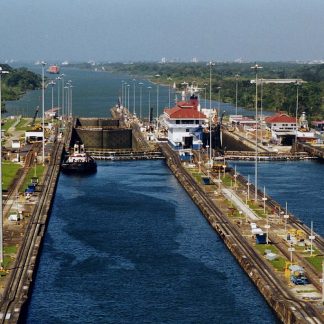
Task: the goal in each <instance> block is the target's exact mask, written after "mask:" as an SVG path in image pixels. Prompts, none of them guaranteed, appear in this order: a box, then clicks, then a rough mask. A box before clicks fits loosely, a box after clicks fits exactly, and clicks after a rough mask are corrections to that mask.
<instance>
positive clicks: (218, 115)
mask: <svg viewBox="0 0 324 324" xmlns="http://www.w3.org/2000/svg"><path fill="white" fill-rule="evenodd" d="M221 89H222V87H217V90H218V112H217V119H218V121H219V122H220V100H221V99H220V96H221Z"/></svg>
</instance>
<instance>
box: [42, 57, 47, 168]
mask: <svg viewBox="0 0 324 324" xmlns="http://www.w3.org/2000/svg"><path fill="white" fill-rule="evenodd" d="M41 64H42V114H43V116H42V131H43V141H42V143H43V147H42V163H43V165H44V163H45V111H44V110H45V81H44V69H45V65H46V62H44V61H42V62H41Z"/></svg>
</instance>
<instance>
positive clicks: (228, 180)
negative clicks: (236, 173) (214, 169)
mask: <svg viewBox="0 0 324 324" xmlns="http://www.w3.org/2000/svg"><path fill="white" fill-rule="evenodd" d="M221 180H222V183H223V185H225V186H226V187H230V186H231V184H232V183H233V184H234V181H233V179H232V177H231V176H229V175H228V174H226V175H225V177H221Z"/></svg>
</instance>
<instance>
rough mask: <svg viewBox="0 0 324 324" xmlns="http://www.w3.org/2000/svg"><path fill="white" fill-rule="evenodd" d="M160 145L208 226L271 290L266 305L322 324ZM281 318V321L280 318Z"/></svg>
mask: <svg viewBox="0 0 324 324" xmlns="http://www.w3.org/2000/svg"><path fill="white" fill-rule="evenodd" d="M161 148H162V151H163V152H164V153H165V155H166V157H167V161H168V162H169V163H171V164H173V165H174V166H175V167H176V169H177V170H178V172H181V176H182V181H181V182H182V184H183V185H184V187H185V188H188V187H191V188H193V190H194V192H195V195H198V196H199V199H200V201H201V202H202V204H203V206H204V209H205V211H206V210H208V211H209V214H210V215H212V217H211V218H208V217H207V219H208V221H209V223H210V224H211V225H212V227H213V228H214V229H215V230H216V231H217V232H218V233H219V234H220V236H221V237H222V238H223V240H224V242H225V244H226V245H227V246H228V247H229V249H230V250H233V249H236V252H235V253H234V255H235V256H236V257H237V255H241V256H242V259H241V260H239V258H238V257H237V260H238V262H239V263H240V264H241V266H242V267H243V268H244V270H245V271H246V272H247V274H248V275H249V276H250V278H251V279H252V280H254V279H255V278H254V276H258V275H259V276H261V277H262V280H263V281H264V282H265V283H266V284H265V286H264V288H268V289H267V290H271V293H272V296H271V298H270V300H269V299H268V298H266V299H267V301H268V302H269V304H270V305H271V306H272V307H273V306H274V305H273V304H276V305H277V304H278V303H284V304H287V309H290V310H293V313H294V316H295V317H296V319H298V321H301V322H307V323H322V322H323V321H324V319H323V316H322V314H321V313H320V311H319V310H318V309H317V308H316V307H314V305H312V304H310V303H307V302H304V301H301V300H298V299H297V298H295V296H293V295H292V293H291V292H290V291H289V289H287V288H285V287H284V285H283V283H282V282H281V280H280V279H279V278H278V277H277V276H276V274H275V272H274V270H273V269H272V267H271V266H270V265H268V264H267V262H266V261H265V260H264V259H263V258H262V257H261V256H260V254H258V253H257V252H256V251H255V250H254V248H253V247H251V245H250V244H249V243H248V242H247V240H246V239H245V238H244V237H243V236H242V235H241V233H240V232H239V230H238V229H237V228H236V227H235V226H234V225H233V224H231V223H230V222H229V221H228V219H227V217H226V216H225V215H224V214H223V213H222V211H221V210H220V209H219V208H218V207H217V206H216V205H215V204H214V202H213V201H212V200H211V199H210V198H208V197H207V196H206V194H205V193H204V191H203V190H202V188H201V187H200V186H199V185H198V184H197V183H196V181H195V180H194V179H193V178H192V177H191V176H190V175H189V174H188V173H187V172H186V171H185V170H184V168H183V167H182V164H181V161H180V159H179V157H178V156H177V154H176V153H175V152H173V151H172V150H171V149H170V148H169V146H168V145H166V144H161ZM187 191H188V190H187ZM262 197H263V196H262ZM248 269H249V270H248ZM254 282H255V281H254ZM255 283H256V282H255ZM256 284H257V283H256ZM259 288H260V287H259ZM261 293H263V295H264V296H265V297H266V292H264V291H261ZM281 319H282V320H284V319H283V318H281Z"/></svg>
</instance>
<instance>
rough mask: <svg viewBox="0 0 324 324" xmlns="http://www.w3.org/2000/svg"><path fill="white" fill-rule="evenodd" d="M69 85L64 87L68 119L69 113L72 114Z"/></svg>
mask: <svg viewBox="0 0 324 324" xmlns="http://www.w3.org/2000/svg"><path fill="white" fill-rule="evenodd" d="M69 86H70V84H69V83H66V86H65V87H64V89H65V91H66V96H65V99H66V108H65V113H66V117H67V118H66V119H67V120H68V119H69V113H70V98H69Z"/></svg>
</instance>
